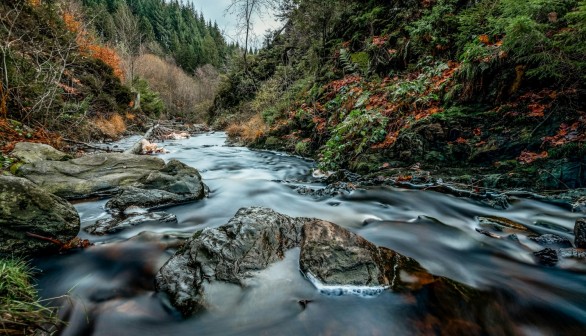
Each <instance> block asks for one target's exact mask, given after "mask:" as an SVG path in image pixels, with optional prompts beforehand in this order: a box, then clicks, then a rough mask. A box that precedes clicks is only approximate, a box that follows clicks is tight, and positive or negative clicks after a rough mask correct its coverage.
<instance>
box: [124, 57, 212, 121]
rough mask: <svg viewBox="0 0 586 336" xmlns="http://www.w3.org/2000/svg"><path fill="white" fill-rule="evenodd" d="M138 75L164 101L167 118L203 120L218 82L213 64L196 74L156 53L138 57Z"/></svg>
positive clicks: (202, 68)
mask: <svg viewBox="0 0 586 336" xmlns="http://www.w3.org/2000/svg"><path fill="white" fill-rule="evenodd" d="M135 72H136V74H137V75H138V76H140V78H141V79H144V80H145V81H146V82H147V83H148V87H149V88H150V90H152V91H155V92H157V93H158V96H159V97H160V100H161V101H162V102H163V104H164V107H165V109H164V111H165V113H166V115H164V117H182V118H184V119H186V120H191V121H203V120H204V119H205V116H206V114H207V110H208V109H209V107H210V106H211V104H212V101H213V98H214V96H215V94H216V92H217V88H218V85H219V74H218V72H217V71H216V70H215V68H213V67H212V66H203V67H200V68H198V69H197V70H196V71H195V73H194V75H193V76H190V75H189V74H187V73H186V72H184V71H183V70H182V69H181V68H179V67H178V66H176V65H175V64H173V62H172V61H167V60H164V59H162V58H161V57H159V56H156V55H153V54H145V55H142V56H140V57H138V58H137V60H136V70H135Z"/></svg>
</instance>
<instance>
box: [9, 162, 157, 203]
mask: <svg viewBox="0 0 586 336" xmlns="http://www.w3.org/2000/svg"><path fill="white" fill-rule="evenodd" d="M164 167H165V162H164V161H163V160H162V159H160V158H156V157H152V156H143V155H133V154H123V153H99V154H93V155H86V156H84V157H81V158H78V159H73V160H69V161H63V162H59V161H47V160H44V161H37V162H33V163H30V164H25V165H23V166H21V167H20V168H19V169H18V171H17V173H18V175H20V176H22V177H25V178H27V179H29V180H31V181H33V182H34V183H35V184H37V185H38V186H39V187H41V188H43V189H44V190H45V191H47V192H49V193H52V194H55V195H57V196H60V197H63V198H66V199H75V198H84V197H89V196H92V195H96V194H100V193H109V192H112V191H114V190H116V189H117V188H118V187H120V186H127V185H136V184H137V182H138V181H139V180H140V179H142V178H145V177H146V176H148V175H149V174H150V173H152V172H153V171H158V170H161V169H163V168H164Z"/></svg>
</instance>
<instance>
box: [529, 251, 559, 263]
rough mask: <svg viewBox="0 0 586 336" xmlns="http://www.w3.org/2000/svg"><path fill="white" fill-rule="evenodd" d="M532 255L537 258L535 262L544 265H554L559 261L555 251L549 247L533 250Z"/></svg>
mask: <svg viewBox="0 0 586 336" xmlns="http://www.w3.org/2000/svg"><path fill="white" fill-rule="evenodd" d="M533 255H534V256H535V257H536V258H537V262H538V263H540V264H541V265H544V266H555V265H556V264H557V263H558V261H559V257H558V253H557V251H556V250H554V249H551V248H546V249H543V250H541V251H538V252H534V253H533Z"/></svg>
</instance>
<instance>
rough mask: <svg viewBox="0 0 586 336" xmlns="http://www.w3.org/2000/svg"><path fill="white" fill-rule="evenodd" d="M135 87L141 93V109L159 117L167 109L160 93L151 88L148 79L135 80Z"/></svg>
mask: <svg viewBox="0 0 586 336" xmlns="http://www.w3.org/2000/svg"><path fill="white" fill-rule="evenodd" d="M134 87H135V89H136V90H137V91H138V93H140V109H141V110H142V111H143V112H144V113H145V114H146V115H147V116H150V117H152V118H159V117H160V116H161V115H162V113H163V111H164V110H165V104H164V103H163V101H162V100H161V97H159V94H158V93H157V92H154V91H153V90H151V88H150V87H149V84H148V83H147V81H146V80H144V79H142V78H138V79H136V80H135V81H134Z"/></svg>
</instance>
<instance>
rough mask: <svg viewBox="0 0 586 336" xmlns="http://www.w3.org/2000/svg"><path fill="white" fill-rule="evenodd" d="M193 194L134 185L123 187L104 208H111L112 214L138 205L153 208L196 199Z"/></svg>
mask: <svg viewBox="0 0 586 336" xmlns="http://www.w3.org/2000/svg"><path fill="white" fill-rule="evenodd" d="M196 199H197V197H195V196H184V195H177V194H174V193H170V192H168V191H164V190H158V189H155V190H147V189H141V188H135V187H125V188H122V191H121V192H120V193H119V194H117V195H116V196H114V197H112V198H111V199H110V200H109V201H108V202H107V203H106V209H109V210H112V211H113V213H114V214H117V213H119V212H120V211H124V210H125V209H127V208H128V207H133V206H138V207H144V208H154V207H162V206H169V205H173V204H180V203H184V202H187V201H192V200H196Z"/></svg>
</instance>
